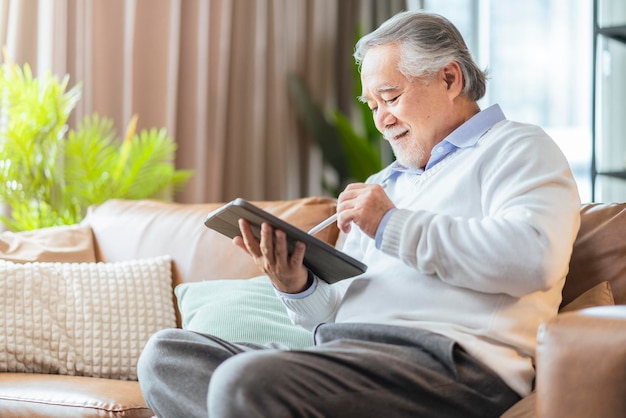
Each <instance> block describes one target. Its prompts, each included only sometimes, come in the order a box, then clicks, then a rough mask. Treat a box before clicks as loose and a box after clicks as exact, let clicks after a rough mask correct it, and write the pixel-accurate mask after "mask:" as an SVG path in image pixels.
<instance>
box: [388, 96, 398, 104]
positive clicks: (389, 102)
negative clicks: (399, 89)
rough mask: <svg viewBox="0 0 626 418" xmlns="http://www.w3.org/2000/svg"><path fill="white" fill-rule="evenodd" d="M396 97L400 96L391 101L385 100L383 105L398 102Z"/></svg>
mask: <svg viewBox="0 0 626 418" xmlns="http://www.w3.org/2000/svg"><path fill="white" fill-rule="evenodd" d="M398 97H400V96H396V97H394V98H393V99H389V100H385V103H387V104H393V103H394V102H395V101H396V100H398Z"/></svg>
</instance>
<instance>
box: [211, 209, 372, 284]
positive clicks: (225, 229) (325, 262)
mask: <svg viewBox="0 0 626 418" xmlns="http://www.w3.org/2000/svg"><path fill="white" fill-rule="evenodd" d="M241 218H243V219H246V220H247V221H248V222H249V223H250V226H251V228H252V232H253V233H254V235H255V236H256V237H257V238H259V237H260V231H261V224H262V223H263V222H266V223H268V224H270V225H271V226H272V227H274V228H276V229H280V230H281V231H284V232H285V233H286V234H287V245H288V249H289V253H290V254H291V252H292V251H293V248H294V244H295V243H296V241H302V242H303V243H305V244H306V252H305V254H304V265H305V266H306V267H307V268H308V269H309V270H311V272H313V274H315V275H316V276H317V277H319V278H320V279H322V280H324V281H326V282H328V283H335V282H337V281H339V280H343V279H347V278H350V277H354V276H356V275H359V274H361V273H364V272H365V271H366V270H367V266H366V265H365V264H363V263H361V262H360V261H358V260H356V259H354V258H353V257H350V256H349V255H347V254H345V253H343V252H341V251H339V250H337V249H336V248H335V247H333V246H332V245H329V244H328V243H326V242H324V241H322V240H320V239H318V238H315V237H314V236H312V235H309V234H307V233H306V232H305V231H303V230H301V229H300V228H297V227H295V226H294V225H291V224H289V223H287V222H285V221H283V220H282V219H280V218H278V217H276V216H274V215H272V214H271V213H269V212H267V211H265V210H263V209H261V208H259V207H258V206H255V205H253V204H252V203H250V202H248V201H247V200H245V199H241V198H238V199H235V200H233V201H232V202H229V203H227V204H225V205H224V206H222V207H220V208H218V209H216V210H214V211H213V212H211V213H209V214H208V215H207V218H206V220H205V221H204V224H205V225H206V226H207V227H208V228H211V229H213V230H215V231H217V232H220V233H221V234H223V235H226V236H227V237H229V238H234V237H236V236H241V231H240V230H239V225H238V221H239V219H241Z"/></svg>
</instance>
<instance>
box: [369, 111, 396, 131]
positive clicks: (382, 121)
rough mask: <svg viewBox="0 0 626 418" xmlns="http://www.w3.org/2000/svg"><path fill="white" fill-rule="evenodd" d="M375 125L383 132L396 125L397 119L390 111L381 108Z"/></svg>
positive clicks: (377, 113)
mask: <svg viewBox="0 0 626 418" xmlns="http://www.w3.org/2000/svg"><path fill="white" fill-rule="evenodd" d="M374 123H375V124H376V127H377V128H378V130H379V131H381V132H382V131H384V130H385V129H387V128H389V127H391V126H393V125H394V124H395V123H396V117H395V116H394V115H393V113H391V112H390V111H389V110H387V109H385V108H382V107H379V108H378V112H376V118H375V120H374Z"/></svg>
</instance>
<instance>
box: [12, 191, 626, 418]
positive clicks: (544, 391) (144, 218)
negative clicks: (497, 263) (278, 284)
mask: <svg viewBox="0 0 626 418" xmlns="http://www.w3.org/2000/svg"><path fill="white" fill-rule="evenodd" d="M256 203H257V204H258V205H259V206H262V207H265V208H266V209H268V210H269V211H271V212H273V213H275V214H277V215H278V216H281V217H283V218H285V219H286V220H288V221H290V222H292V223H294V224H296V225H298V226H299V227H301V228H302V229H304V230H308V228H310V227H312V226H313V225H315V224H316V223H318V222H319V221H321V220H322V219H324V218H325V217H327V216H329V215H330V214H332V213H333V212H334V210H335V202H334V200H332V199H329V198H322V197H320V198H308V199H299V200H293V201H285V202H256ZM218 206H219V205H218V204H198V205H191V204H168V203H161V202H154V201H122V200H113V201H109V202H107V203H105V204H103V205H100V206H98V207H94V208H92V209H91V210H90V213H89V214H88V216H87V217H86V219H85V221H84V222H83V223H82V224H81V225H78V226H73V227H67V228H66V227H60V228H53V229H48V230H40V231H34V232H30V233H25V234H11V233H6V232H5V233H3V234H2V237H1V239H0V259H5V260H10V261H12V262H18V263H25V262H29V261H41V262H50V261H52V262H55V261H62V262H84V261H92V259H93V260H97V261H104V262H107V263H114V262H120V261H122V260H137V259H144V258H149V257H155V256H161V255H167V256H170V257H171V259H172V263H171V265H172V275H173V278H172V287H174V286H176V285H177V284H178V283H182V282H197V281H202V280H214V279H240V278H249V277H253V276H257V275H259V272H258V270H257V269H256V267H255V266H254V265H253V264H252V263H251V261H250V259H249V258H248V256H247V255H245V254H244V253H243V252H242V251H241V250H239V249H238V248H236V247H234V246H233V245H232V243H231V242H230V240H229V239H227V238H225V237H222V236H221V235H219V234H217V233H215V232H213V231H210V230H208V229H206V228H205V227H204V225H203V221H204V219H205V217H206V215H207V214H208V213H209V212H210V211H211V210H213V209H215V208H216V207H218ZM581 210H582V228H581V231H580V233H579V237H578V239H577V241H576V244H575V248H574V255H573V258H572V262H571V265H570V266H571V269H570V274H569V277H568V279H567V283H566V286H565V290H564V292H563V306H565V305H568V310H569V311H568V312H563V313H561V314H559V316H558V317H556V318H554V319H553V320H551V321H549V322H548V323H547V324H544V326H543V327H542V328H541V330H540V332H539V341H540V342H539V349H538V356H537V381H536V387H537V390H536V393H533V394H532V395H531V396H529V397H528V398H526V399H524V400H522V401H521V402H520V403H519V404H518V405H516V406H514V407H513V408H512V409H511V410H510V411H508V412H507V413H506V414H505V417H507V418H511V417H522V416H535V414H536V416H540V417H568V418H574V417H590V416H602V417H618V416H620V417H623V416H624V412H625V411H626V403H625V402H626V367H625V366H624V365H625V364H626V306H608V307H607V306H603V307H596V308H589V307H590V306H593V305H611V304H612V302H613V300H614V302H615V303H616V304H626V204H611V205H602V204H593V205H584V206H583V207H582V209H581ZM318 236H319V237H320V238H321V239H324V240H325V241H327V242H329V243H334V242H335V240H336V238H337V230H336V228H332V227H331V228H328V229H327V230H325V231H323V232H321V233H320V234H319V235H318ZM171 298H172V299H171V303H172V305H174V306H176V300H175V296H174V293H173V292H172V293H171ZM580 308H588V309H583V310H578V309H580ZM177 314H178V312H177ZM1 319H2V318H0V320H1ZM178 326H180V315H178ZM0 341H1V340H0ZM0 347H1V345H0ZM0 366H2V365H1V364H0ZM151 415H152V412H151V411H150V410H149V409H148V408H147V406H146V405H145V403H144V401H143V399H142V396H141V392H140V390H139V385H138V383H137V382H136V381H134V380H119V379H111V378H101V377H86V376H72V375H67V373H65V374H44V373H28V372H19V373H16V372H6V371H5V372H1V373H0V416H1V417H25V418H26V417H28V418H33V417H150V416H151Z"/></svg>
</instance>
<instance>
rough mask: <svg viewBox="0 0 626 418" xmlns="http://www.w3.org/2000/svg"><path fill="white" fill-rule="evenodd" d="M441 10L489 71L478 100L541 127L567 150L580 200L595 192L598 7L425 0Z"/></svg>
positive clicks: (545, 0)
mask: <svg viewBox="0 0 626 418" xmlns="http://www.w3.org/2000/svg"><path fill="white" fill-rule="evenodd" d="M407 3H408V6H409V8H410V9H417V8H423V9H425V10H428V11H432V12H435V13H439V14H442V15H443V16H445V17H446V18H448V19H449V20H450V21H451V22H452V23H454V24H455V25H456V26H457V28H458V29H459V31H460V32H461V33H462V34H463V37H464V38H465V41H466V42H467V44H468V48H469V49H470V51H472V54H473V55H474V58H475V59H476V61H477V62H478V63H479V65H480V66H481V67H482V68H486V69H487V70H488V71H489V81H488V84H487V94H486V95H485V98H483V99H482V100H481V103H480V104H481V107H483V108H484V107H487V106H489V105H491V104H494V103H498V104H500V106H502V110H503V111H504V113H505V115H506V116H507V118H508V119H510V120H515V121H519V122H526V123H532V124H535V125H539V126H541V127H542V128H543V129H544V130H545V131H546V132H547V133H548V134H549V135H550V136H552V138H553V139H554V140H555V141H556V142H557V144H558V145H559V146H560V147H561V149H562V150H563V153H564V154H565V156H566V157H567V158H568V160H569V162H570V166H571V167H572V171H573V172H574V176H575V178H576V181H577V183H578V188H579V191H580V197H581V200H582V201H583V202H587V201H590V199H591V103H592V101H591V94H592V81H591V71H592V66H591V64H592V48H593V44H592V41H593V9H592V4H591V2H590V1H588V0H524V1H518V0H498V1H495V0H446V1H441V0H430V1H429V0H425V1H424V0H422V1H410V0H409V1H408V2H407Z"/></svg>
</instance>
